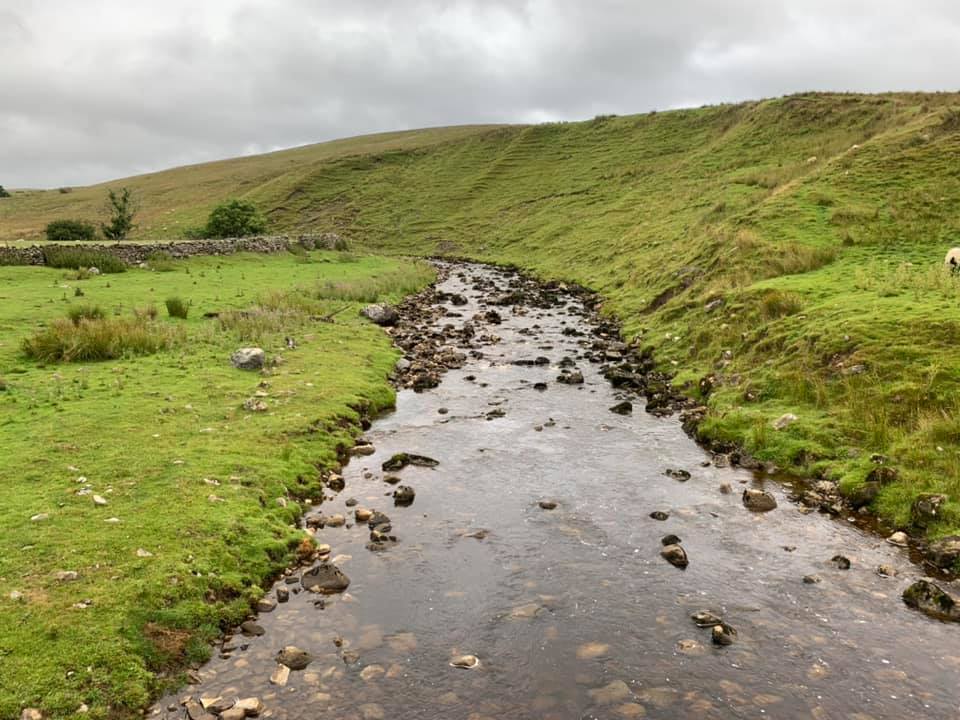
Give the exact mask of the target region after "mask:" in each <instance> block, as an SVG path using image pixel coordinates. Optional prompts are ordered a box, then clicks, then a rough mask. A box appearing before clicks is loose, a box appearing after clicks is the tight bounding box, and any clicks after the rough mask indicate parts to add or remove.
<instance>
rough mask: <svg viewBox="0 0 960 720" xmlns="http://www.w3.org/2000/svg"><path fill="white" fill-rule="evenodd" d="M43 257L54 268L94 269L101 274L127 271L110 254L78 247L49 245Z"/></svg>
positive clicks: (121, 262) (118, 260)
mask: <svg viewBox="0 0 960 720" xmlns="http://www.w3.org/2000/svg"><path fill="white" fill-rule="evenodd" d="M43 257H44V259H45V261H46V263H47V265H48V266H50V267H54V268H72V269H74V270H81V269H84V270H87V269H89V268H92V267H95V268H97V269H98V270H99V271H100V272H102V273H121V272H124V271H126V269H127V266H126V265H124V264H123V261H122V260H121V259H120V258H118V257H117V256H116V255H114V254H112V253H109V252H103V251H98V250H85V249H83V248H79V247H72V246H69V247H66V246H57V245H49V246H47V247H45V248H44V249H43Z"/></svg>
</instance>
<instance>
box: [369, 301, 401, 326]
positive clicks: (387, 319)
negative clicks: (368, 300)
mask: <svg viewBox="0 0 960 720" xmlns="http://www.w3.org/2000/svg"><path fill="white" fill-rule="evenodd" d="M360 314H361V315H363V316H364V317H365V318H367V320H370V321H371V322H373V323H376V324H377V325H380V326H381V327H389V326H391V325H396V324H397V321H398V320H399V319H400V314H399V313H398V312H397V311H396V310H395V309H394V308H392V307H390V306H389V305H386V304H384V303H374V304H373V305H367V306H366V307H365V308H364V309H363V310H361V311H360Z"/></svg>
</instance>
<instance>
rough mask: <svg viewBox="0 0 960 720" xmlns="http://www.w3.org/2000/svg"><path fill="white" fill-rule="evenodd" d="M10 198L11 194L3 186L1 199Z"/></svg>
mask: <svg viewBox="0 0 960 720" xmlns="http://www.w3.org/2000/svg"><path fill="white" fill-rule="evenodd" d="M7 197H10V193H8V192H7V191H6V190H4V188H3V185H0V198H7Z"/></svg>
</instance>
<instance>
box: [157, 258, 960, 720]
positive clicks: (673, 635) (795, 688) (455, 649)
mask: <svg viewBox="0 0 960 720" xmlns="http://www.w3.org/2000/svg"><path fill="white" fill-rule="evenodd" d="M519 282H521V281H520V280H519V279H518V277H517V276H515V275H513V274H510V273H506V272H503V271H500V270H496V269H493V268H489V267H484V266H476V265H462V266H455V267H454V268H452V270H451V272H450V273H449V275H448V276H447V277H446V279H445V280H444V281H443V282H442V283H441V285H440V290H442V291H444V292H445V293H448V295H446V297H447V300H448V302H447V303H445V305H444V308H445V312H441V313H438V315H439V317H437V319H436V320H435V321H434V326H433V327H434V328H440V327H442V326H443V325H447V324H449V325H453V326H454V328H459V327H462V326H463V324H464V323H465V322H471V323H472V325H475V326H476V327H477V334H476V337H475V338H474V339H473V340H472V341H471V342H470V343H469V345H470V347H461V348H458V350H459V351H461V352H463V353H464V354H466V355H467V357H466V361H465V363H464V364H463V366H462V367H460V368H457V369H452V370H450V371H449V372H447V373H446V374H445V375H444V377H443V380H442V383H441V384H440V385H439V386H438V387H435V388H432V389H428V390H426V391H423V392H413V391H412V390H403V391H402V392H400V393H399V396H398V399H397V408H396V411H395V412H393V413H391V414H389V415H387V416H385V417H383V418H381V419H379V420H377V421H376V422H375V423H374V425H373V427H372V428H371V429H370V431H369V432H368V433H367V434H366V437H367V438H368V439H369V440H370V441H371V443H372V445H373V448H375V452H374V454H371V455H367V456H360V457H356V458H354V459H353V460H352V461H351V462H350V463H349V464H348V465H347V466H346V467H345V468H344V470H343V476H344V479H345V489H344V490H343V491H341V492H339V493H336V494H335V495H334V497H333V498H332V499H330V500H328V501H327V502H324V503H323V504H322V505H321V506H318V507H316V508H314V510H313V511H312V512H311V515H312V516H313V517H314V518H316V517H317V516H320V515H322V516H323V517H326V518H329V517H330V516H332V515H335V514H342V515H344V516H345V517H346V518H347V520H348V522H347V524H346V525H344V526H341V527H331V526H329V525H326V526H325V527H322V528H321V529H318V530H316V540H317V542H319V543H325V544H329V545H330V546H331V548H332V551H331V553H330V555H329V558H330V559H331V561H332V563H334V564H335V565H336V566H338V567H339V568H340V569H342V571H343V572H344V573H345V574H346V575H347V576H348V577H349V579H350V585H349V588H347V590H346V591H345V592H342V593H339V594H332V595H325V596H321V595H317V594H316V593H313V592H308V591H306V590H301V585H300V582H299V580H298V578H299V575H300V572H299V571H298V572H295V573H292V574H291V576H290V577H289V578H285V579H281V580H280V581H279V582H278V583H277V585H276V586H275V588H274V589H273V590H272V591H271V593H270V596H271V597H276V594H277V591H278V590H279V591H280V593H281V595H283V594H284V590H288V591H290V595H289V600H288V601H287V602H282V603H279V604H278V605H277V606H276V609H275V610H273V611H272V612H268V613H261V614H260V615H259V617H258V618H257V619H256V623H257V624H258V625H259V626H260V627H261V628H262V630H263V631H264V633H263V634H262V635H258V636H245V635H243V634H242V633H240V632H239V631H238V632H237V633H236V634H235V635H232V636H231V637H228V638H227V640H226V641H225V644H224V645H223V647H222V648H221V649H219V650H218V652H217V653H216V654H215V657H214V659H212V660H211V661H210V662H209V663H207V664H206V665H205V666H204V667H202V668H201V669H200V671H199V673H198V675H199V679H200V682H199V683H198V684H196V685H193V686H190V687H188V688H185V689H183V690H181V691H180V692H179V693H177V694H176V695H173V696H170V697H167V698H164V699H163V700H162V701H161V702H160V703H158V705H156V706H155V708H154V709H153V711H152V713H153V714H154V715H156V716H160V717H168V718H174V717H176V718H181V717H184V716H185V715H186V714H187V711H188V709H189V708H192V709H193V710H194V713H197V712H198V711H199V709H198V708H197V706H196V705H190V704H189V703H187V704H184V703H183V701H184V700H186V699H187V698H189V699H190V700H191V701H193V702H196V701H197V700H199V699H200V698H201V697H205V698H208V699H209V698H214V697H221V698H224V701H223V702H221V703H220V708H218V707H217V706H213V708H214V709H222V707H224V706H228V705H229V704H230V703H231V698H236V697H240V698H243V697H249V696H256V697H258V698H259V699H260V700H261V701H262V703H263V710H262V713H261V716H267V717H273V718H290V719H299V718H326V717H330V718H363V719H364V720H377V719H378V718H465V719H466V718H469V719H470V720H482V719H484V718H518V719H519V718H588V717H595V718H607V717H611V718H617V717H620V718H631V717H650V718H687V717H694V716H695V717H698V718H756V717H774V718H817V719H825V718H831V719H832V718H850V719H856V720H866V719H867V718H876V719H877V720H879V719H881V718H903V717H925V718H954V717H960V684H958V683H957V678H958V672H960V634H958V633H960V627H957V626H951V625H946V624H943V623H940V622H938V621H936V620H932V619H930V618H927V617H925V616H923V615H921V614H919V613H917V612H916V611H913V610H910V609H908V608H907V607H905V606H904V605H903V603H902V602H901V600H900V594H901V592H902V591H903V589H904V587H905V586H906V585H907V584H908V583H909V582H910V581H911V580H912V579H915V578H916V577H918V576H920V575H921V574H922V572H921V571H920V570H919V569H918V568H917V567H915V566H914V565H912V564H911V563H910V561H909V558H908V557H907V555H906V553H905V551H903V550H900V549H898V548H895V547H892V546H890V545H888V544H887V543H885V542H884V541H883V539H882V538H879V537H876V536H874V535H872V534H869V533H866V532H863V531H861V530H858V529H857V528H855V527H853V526H851V525H849V524H848V523H846V522H844V521H842V520H840V521H838V520H834V519H831V518H829V517H827V516H825V515H818V514H813V515H804V514H802V513H801V512H800V511H799V509H798V507H797V506H796V505H794V504H792V503H791V502H790V501H789V500H788V499H787V497H786V495H787V493H788V492H789V487H785V486H784V485H783V484H780V483H775V482H771V481H769V480H768V481H765V480H764V479H763V477H761V476H758V475H754V474H753V473H751V472H749V471H746V470H740V469H733V468H728V467H717V466H716V465H715V464H713V463H711V462H710V461H711V456H710V454H708V453H707V452H705V451H704V450H702V449H701V448H699V447H698V446H697V445H696V444H695V443H694V442H693V441H692V440H690V439H689V438H688V437H687V436H686V435H685V434H684V432H683V431H682V430H681V428H680V426H679V423H678V421H677V420H676V419H675V418H669V417H667V418H658V417H654V416H652V415H650V414H648V413H645V412H643V399H642V398H639V397H631V396H630V395H629V393H624V392H622V391H619V390H616V389H614V388H612V387H611V385H610V384H609V383H608V382H607V381H606V380H605V379H604V378H603V377H602V375H601V374H600V364H598V363H592V362H589V361H588V360H587V359H586V358H585V353H586V348H587V347H588V346H589V342H588V341H587V340H585V339H584V338H583V337H579V336H577V335H576V334H573V333H572V332H571V331H570V330H567V331H566V333H565V332H564V330H565V328H575V329H576V328H580V329H585V328H586V327H587V326H588V325H589V323H590V316H589V313H588V312H587V311H586V309H585V308H584V306H583V304H582V302H581V300H580V299H579V298H578V297H577V296H575V295H569V296H568V295H564V294H563V293H560V294H559V295H558V296H556V299H557V302H555V303H553V304H552V305H553V306H552V307H530V306H527V305H524V304H523V303H522V302H521V303H519V304H516V305H513V306H498V307H496V310H495V311H496V312H497V313H498V314H499V315H500V316H501V319H502V322H500V323H499V324H495V323H491V322H488V321H487V320H486V319H485V318H483V313H485V312H486V311H488V310H489V309H491V308H490V307H489V306H488V305H487V303H488V302H489V301H490V300H491V299H492V297H493V295H494V294H496V293H505V292H509V291H510V290H511V287H512V286H513V285H515V284H516V283H519ZM454 296H462V298H457V302H462V301H463V300H464V299H465V300H466V304H453V303H452V302H450V301H449V299H450V298H451V297H454ZM478 315H480V316H481V317H479V318H476V316H478ZM425 331H426V329H425ZM484 335H495V336H496V338H498V339H495V338H493V337H486V338H484V337H483V336H484ZM471 349H472V350H474V351H475V352H474V353H473V355H472V356H471V355H470V354H469V351H470V350H471ZM477 350H479V351H480V352H477ZM479 355H482V357H477V356H479ZM538 357H546V358H548V359H549V364H530V361H534V360H535V359H536V358H538ZM565 357H567V358H570V359H572V360H573V363H574V364H575V368H569V367H568V368H563V367H561V361H562V359H563V358H565ZM517 361H520V362H521V364H517ZM540 362H543V361H542V360H541V361H540ZM567 364H569V362H568V363H567ZM575 370H576V371H580V372H581V373H582V374H583V378H584V382H583V383H582V384H566V383H560V382H557V378H558V376H559V375H560V374H561V373H562V372H564V371H566V373H567V374H570V373H572V372H574V371H575ZM537 383H546V389H545V390H543V389H542V385H541V386H538V387H540V388H541V389H535V386H536V384H537ZM623 400H629V401H632V402H633V403H634V405H635V407H634V410H633V412H632V414H628V415H619V414H615V413H613V412H611V411H610V408H611V406H613V405H615V404H616V403H618V402H621V401H623ZM403 452H406V453H418V454H422V455H425V456H428V457H430V458H433V459H435V460H436V461H437V463H438V464H437V465H436V467H423V466H417V465H410V466H407V467H405V468H404V469H403V470H401V471H399V472H396V473H390V472H385V471H384V470H382V464H383V463H384V462H385V461H387V460H388V459H389V458H391V457H392V456H393V455H394V454H395V453H403ZM668 469H681V470H686V471H688V472H689V473H690V478H689V480H686V481H681V480H678V479H676V478H675V477H671V476H669V475H667V474H665V471H667V470H668ZM390 475H394V476H399V477H400V478H401V480H400V483H401V484H403V485H407V486H410V487H412V488H413V489H414V490H415V491H416V498H415V501H414V502H413V504H412V505H409V506H395V505H394V502H393V499H392V497H391V495H392V493H393V492H394V490H395V489H396V486H394V485H390V484H388V483H386V482H385V481H384V478H385V477H386V476H390ZM681 476H682V475H681ZM723 484H729V485H730V486H732V488H733V492H732V493H724V492H721V486H722V485H723ZM748 487H749V488H763V489H765V490H767V491H769V492H770V493H772V495H773V496H774V497H775V498H776V499H777V501H778V507H777V508H776V509H774V510H772V511H770V512H763V513H757V512H751V511H750V510H748V509H747V508H745V507H744V504H743V503H742V501H741V492H742V490H743V489H744V488H748ZM351 498H352V499H353V500H356V502H357V505H356V506H354V505H353V504H352V503H351V504H350V505H348V504H347V502H348V500H350V499H351ZM543 500H549V501H553V502H555V503H556V508H555V509H552V510H548V509H544V508H543V507H541V506H540V502H541V501H543ZM546 504H547V506H549V503H546ZM357 507H360V508H368V509H371V510H378V511H381V512H383V513H386V514H387V515H388V516H389V518H390V525H391V526H392V527H391V529H390V530H389V534H390V535H394V536H395V537H396V538H397V542H396V543H392V542H389V541H388V542H386V543H384V544H383V545H380V546H376V549H375V551H372V550H370V549H368V544H369V543H370V529H369V528H368V527H367V525H366V524H365V523H357V522H356V521H355V519H354V518H355V511H356V509H357ZM656 511H661V512H663V513H665V514H667V515H668V517H667V519H665V520H656V519H653V518H652V517H651V513H653V512H656ZM313 524H314V525H316V524H317V522H316V521H314V522H313ZM668 534H674V535H676V536H678V537H679V539H680V540H681V544H682V547H683V548H684V549H685V550H686V553H687V555H688V558H689V566H688V567H686V569H679V568H677V567H675V566H673V565H671V564H670V563H668V562H667V561H666V560H665V559H664V558H663V557H661V549H662V543H661V540H662V538H663V537H664V536H665V535H668ZM837 555H843V556H845V557H847V558H849V560H850V567H849V569H841V568H840V567H838V565H837V563H835V562H833V561H832V560H831V558H834V557H835V556H837ZM881 565H885V566H888V568H887V570H888V571H890V572H896V575H895V576H893V577H884V576H881V575H879V574H878V573H877V571H876V570H877V568H878V566H881ZM805 576H816V578H813V577H808V580H812V579H819V582H804V580H803V578H804V577H805ZM320 601H322V602H320ZM698 611H710V612H712V613H714V614H715V615H717V616H719V617H722V618H723V620H724V621H725V622H726V623H728V624H729V625H730V626H732V627H733V628H735V630H736V638H735V641H734V642H733V644H730V645H725V646H720V645H715V644H713V643H712V642H711V632H710V630H709V628H706V629H704V628H699V627H697V625H696V624H695V623H694V622H693V621H692V620H691V615H692V614H694V613H696V612H698ZM290 645H293V646H297V647H299V648H301V649H303V650H305V651H307V652H308V653H309V654H310V658H311V659H310V663H309V665H308V666H307V667H306V668H305V669H303V670H294V671H291V672H289V674H287V673H286V672H277V670H278V667H279V666H278V664H277V661H276V658H277V653H278V652H279V651H280V650H281V649H282V648H284V647H285V646H290ZM462 655H473V656H475V657H476V658H477V659H478V660H479V663H478V664H477V666H476V667H474V668H472V669H463V668H458V667H454V666H453V665H451V661H452V660H454V659H455V658H457V657H459V656H462ZM280 669H281V670H282V668H280ZM271 676H273V678H274V681H273V682H272V681H271ZM278 682H279V684H278ZM188 706H189V707H188ZM195 720H196V719H195Z"/></svg>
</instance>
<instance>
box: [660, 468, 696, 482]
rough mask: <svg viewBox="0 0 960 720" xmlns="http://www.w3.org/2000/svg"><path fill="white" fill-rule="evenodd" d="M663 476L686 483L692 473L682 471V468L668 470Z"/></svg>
mask: <svg viewBox="0 0 960 720" xmlns="http://www.w3.org/2000/svg"><path fill="white" fill-rule="evenodd" d="M663 474H664V475H666V476H667V477H671V478H673V479H674V480H679V481H680V482H686V481H687V480H689V479H690V472H689V471H688V470H681V469H680V468H667V469H666V470H664V472H663Z"/></svg>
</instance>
